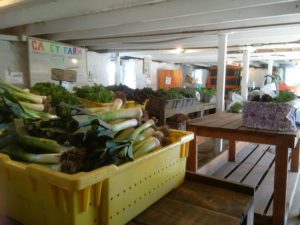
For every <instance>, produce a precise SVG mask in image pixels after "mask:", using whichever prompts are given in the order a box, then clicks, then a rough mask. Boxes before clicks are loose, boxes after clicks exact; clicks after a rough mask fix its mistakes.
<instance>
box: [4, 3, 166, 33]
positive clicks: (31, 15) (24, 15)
mask: <svg viewBox="0 0 300 225" xmlns="http://www.w3.org/2000/svg"><path fill="white" fill-rule="evenodd" d="M162 1H166V0H113V1H112V0H101V1H99V0H84V1H82V0H60V1H57V0H55V1H53V0H51V1H49V2H47V3H45V4H42V5H33V6H32V7H24V8H20V9H19V10H16V11H8V12H3V13H1V14H0V21H1V23H0V29H4V28H9V27H13V26H20V25H24V24H30V23H36V22H44V21H48V20H55V19H61V18H67V17H72V16H82V15H89V14H93V13H99V12H106V11H110V10H117V9H121V8H127V7H134V6H138V5H145V4H153V3H157V2H162Z"/></svg>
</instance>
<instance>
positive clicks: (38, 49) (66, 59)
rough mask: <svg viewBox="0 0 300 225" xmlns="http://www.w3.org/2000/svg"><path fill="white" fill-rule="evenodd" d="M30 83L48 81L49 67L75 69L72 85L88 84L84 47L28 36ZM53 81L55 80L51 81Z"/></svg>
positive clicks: (49, 75)
mask: <svg viewBox="0 0 300 225" xmlns="http://www.w3.org/2000/svg"><path fill="white" fill-rule="evenodd" d="M28 51H29V66H30V67H29V69H30V85H31V86H32V85H34V84H35V83H37V82H49V81H52V80H51V69H52V68H57V69H64V70H75V71H76V72H77V81H76V83H74V86H81V85H87V84H89V80H88V75H87V62H86V49H84V48H79V47H75V46H71V45H66V44H62V43H57V42H51V41H47V40H41V39H35V38H28ZM53 82H55V81H53Z"/></svg>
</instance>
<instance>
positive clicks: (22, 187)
mask: <svg viewBox="0 0 300 225" xmlns="http://www.w3.org/2000/svg"><path fill="white" fill-rule="evenodd" d="M171 137H172V142H173V143H172V144H171V145H169V146H166V147H164V148H162V149H160V150H158V151H155V152H153V153H150V154H148V155H146V156H144V157H141V158H139V159H137V160H135V161H133V162H129V163H126V164H123V165H121V166H115V165H109V166H105V167H102V168H99V169H97V170H94V171H91V172H86V173H83V172H82V173H78V174H74V175H68V174H64V173H60V172H57V171H53V170H50V169H48V168H45V167H43V166H40V165H36V164H30V165H25V164H23V163H20V162H16V161H13V160H11V159H10V158H9V157H8V156H7V155H4V154H0V184H1V185H0V214H3V215H7V216H9V217H11V218H14V219H15V220H17V221H20V222H21V223H23V224H24V225H41V224H43V225H85V224H86V225H96V224H97V225H121V224H125V223H126V222H128V221H129V220H131V219H132V218H134V217H135V216H136V215H138V214H139V213H140V212H142V211H143V210H144V209H146V208H147V207H148V206H150V205H151V204H152V203H154V202H155V201H157V200H158V199H160V198H161V197H162V196H164V195H165V194H166V193H168V192H169V191H171V190H172V189H174V188H176V187H177V186H179V185H180V184H181V183H182V182H183V181H184V175H185V165H186V157H187V156H188V149H189V148H188V146H189V141H190V140H192V139H193V138H194V135H193V133H190V132H184V131H175V130H173V131H172V132H171Z"/></svg>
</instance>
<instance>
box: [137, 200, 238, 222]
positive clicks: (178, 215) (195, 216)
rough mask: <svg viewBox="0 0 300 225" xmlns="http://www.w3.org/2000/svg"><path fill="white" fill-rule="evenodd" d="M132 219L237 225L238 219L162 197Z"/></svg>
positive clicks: (139, 220)
mask: <svg viewBox="0 0 300 225" xmlns="http://www.w3.org/2000/svg"><path fill="white" fill-rule="evenodd" d="M134 221H138V222H141V223H143V224H146V225H158V224H161V225H215V224H218V225H229V224H230V225H238V224H240V219H238V218H234V217H231V216H228V215H224V214H222V213H218V212H215V211H212V210H208V209H204V208H201V207H197V206H194V205H191V204H187V203H185V202H180V201H176V200H173V199H170V198H166V197H164V198H163V199H161V200H159V201H158V202H156V203H155V204H154V205H152V206H151V207H150V208H148V209H147V210H145V211H144V212H142V213H141V214H140V215H138V216H137V217H136V218H135V219H134Z"/></svg>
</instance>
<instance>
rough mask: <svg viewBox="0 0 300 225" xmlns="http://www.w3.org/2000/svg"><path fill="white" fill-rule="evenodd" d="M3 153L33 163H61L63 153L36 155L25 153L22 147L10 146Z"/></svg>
mask: <svg viewBox="0 0 300 225" xmlns="http://www.w3.org/2000/svg"><path fill="white" fill-rule="evenodd" d="M1 152H3V153H5V154H7V155H9V156H11V157H13V158H15V159H18V160H22V161H26V162H33V163H59V161H60V156H61V154H62V153H48V154H35V153H30V152H27V151H24V150H23V149H22V148H21V147H20V146H16V145H10V146H8V147H5V148H4V149H3V150H1Z"/></svg>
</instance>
